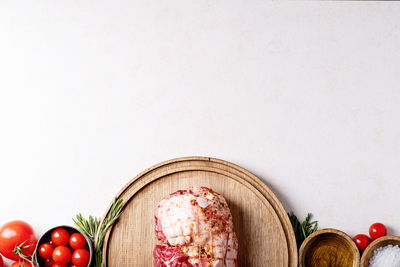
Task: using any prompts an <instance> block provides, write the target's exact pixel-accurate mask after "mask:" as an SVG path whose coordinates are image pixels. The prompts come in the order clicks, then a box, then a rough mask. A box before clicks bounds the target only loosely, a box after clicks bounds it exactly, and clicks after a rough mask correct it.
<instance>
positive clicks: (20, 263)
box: [10, 261, 32, 267]
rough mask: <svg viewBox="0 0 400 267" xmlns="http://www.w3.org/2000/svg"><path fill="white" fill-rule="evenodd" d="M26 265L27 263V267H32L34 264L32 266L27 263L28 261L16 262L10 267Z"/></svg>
mask: <svg viewBox="0 0 400 267" xmlns="http://www.w3.org/2000/svg"><path fill="white" fill-rule="evenodd" d="M24 263H25V267H32V264H30V263H29V262H27V261H19V262H18V261H16V262H14V263H13V264H11V265H10V267H19V266H21V267H22V266H24Z"/></svg>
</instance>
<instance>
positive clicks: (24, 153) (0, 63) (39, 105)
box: [0, 0, 400, 235]
mask: <svg viewBox="0 0 400 267" xmlns="http://www.w3.org/2000/svg"><path fill="white" fill-rule="evenodd" d="M399 14H400V4H398V3H395V2H390V3H388V2H382V3H373V2H349V3H346V2H285V3H282V2H267V3H264V1H85V0H79V1H78V0H77V1H70V0H65V1H28V0H27V1H2V2H1V3H0V40H1V41H0V90H1V91H0V116H1V117H0V119H1V123H0V136H1V138H0V177H1V192H0V203H1V212H0V223H1V224H3V223H4V222H6V221H8V220H12V219H23V220H26V221H28V222H29V223H31V224H32V225H33V226H34V227H35V229H36V230H37V232H38V234H41V233H43V231H45V230H46V229H48V228H50V227H52V226H55V225H59V224H72V221H71V217H73V216H74V215H75V214H76V213H77V212H82V213H84V214H85V215H88V214H93V215H98V216H101V215H103V212H104V211H105V209H106V207H107V206H108V205H109V203H110V202H111V200H112V198H113V196H114V195H115V194H116V193H117V192H118V191H119V190H120V188H121V187H123V186H124V185H125V184H126V183H127V182H128V181H129V180H130V179H131V178H132V177H133V176H135V175H136V174H138V173H139V172H141V171H142V170H144V169H146V168H148V167H150V166H152V165H154V164H156V163H159V162H161V161H164V160H168V159H171V158H175V157H181V156H190V155H200V156H210V157H216V158H221V159H225V160H228V161H231V162H234V163H236V164H239V165H241V166H243V167H245V168H247V169H248V170H250V171H251V172H253V173H255V174H256V175H258V176H259V177H260V178H261V179H263V180H264V181H265V182H266V183H267V184H268V185H269V186H270V187H271V189H272V190H273V191H274V192H275V193H276V194H277V196H278V197H279V198H280V200H281V201H282V202H283V203H284V205H285V207H286V208H287V209H288V210H294V211H295V212H296V213H297V214H298V215H299V216H301V217H302V216H304V215H305V214H306V212H308V211H311V212H313V213H314V214H315V218H316V219H318V220H319V222H320V225H321V227H335V228H338V229H341V230H344V231H346V232H347V233H349V234H350V235H354V234H356V233H358V232H364V233H366V232H367V230H368V226H369V225H370V224H371V223H372V222H375V221H382V222H384V223H386V224H387V225H388V226H389V227H390V228H391V229H390V230H391V233H393V234H400V212H399V207H400V205H399V189H400V125H399V122H400V119H399V115H400V15H399Z"/></svg>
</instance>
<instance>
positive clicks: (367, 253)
mask: <svg viewBox="0 0 400 267" xmlns="http://www.w3.org/2000/svg"><path fill="white" fill-rule="evenodd" d="M387 245H393V246H395V245H398V246H400V236H382V237H380V238H378V239H376V240H374V241H372V243H371V244H369V245H368V247H367V248H366V249H365V250H364V253H363V255H362V257H361V267H364V266H365V267H368V265H369V260H370V259H371V258H372V256H373V255H374V251H375V249H377V248H379V247H384V246H387Z"/></svg>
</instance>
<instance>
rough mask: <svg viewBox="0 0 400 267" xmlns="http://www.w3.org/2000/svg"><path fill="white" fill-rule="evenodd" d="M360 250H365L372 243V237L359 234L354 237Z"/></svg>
mask: <svg viewBox="0 0 400 267" xmlns="http://www.w3.org/2000/svg"><path fill="white" fill-rule="evenodd" d="M353 240H354V242H356V245H357V247H358V249H359V250H361V251H363V250H364V249H366V248H367V247H368V245H369V244H370V243H371V239H370V238H369V237H368V236H367V235H363V234H359V235H356V236H355V237H354V238H353Z"/></svg>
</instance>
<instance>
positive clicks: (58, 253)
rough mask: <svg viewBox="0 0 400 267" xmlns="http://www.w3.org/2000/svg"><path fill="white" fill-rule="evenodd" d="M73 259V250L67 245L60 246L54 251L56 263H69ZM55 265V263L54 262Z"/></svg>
mask: <svg viewBox="0 0 400 267" xmlns="http://www.w3.org/2000/svg"><path fill="white" fill-rule="evenodd" d="M70 259H71V251H70V250H69V248H67V247H65V246H58V247H56V248H55V249H54V251H53V260H54V262H55V263H59V264H67V263H68V262H69V260H70ZM53 266H54V264H53Z"/></svg>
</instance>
